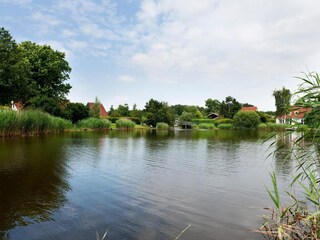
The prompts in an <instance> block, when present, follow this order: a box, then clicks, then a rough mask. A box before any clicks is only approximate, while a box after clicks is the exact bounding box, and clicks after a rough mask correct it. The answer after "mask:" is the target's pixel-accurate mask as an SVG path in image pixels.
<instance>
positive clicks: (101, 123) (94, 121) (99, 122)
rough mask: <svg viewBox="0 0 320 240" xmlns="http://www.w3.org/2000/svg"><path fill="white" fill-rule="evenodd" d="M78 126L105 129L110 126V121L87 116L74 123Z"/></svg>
mask: <svg viewBox="0 0 320 240" xmlns="http://www.w3.org/2000/svg"><path fill="white" fill-rule="evenodd" d="M76 126H77V127H78V128H89V129H93V130H100V131H101V130H106V129H109V128H110V127H111V122H110V121H108V120H106V119H99V118H87V119H83V120H81V121H79V122H78V123H77V125H76Z"/></svg>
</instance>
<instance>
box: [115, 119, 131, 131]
mask: <svg viewBox="0 0 320 240" xmlns="http://www.w3.org/2000/svg"><path fill="white" fill-rule="evenodd" d="M135 125H136V124H135V123H134V122H132V121H131V120H129V119H126V118H121V119H119V120H117V121H116V127H117V128H121V129H129V128H134V126H135Z"/></svg>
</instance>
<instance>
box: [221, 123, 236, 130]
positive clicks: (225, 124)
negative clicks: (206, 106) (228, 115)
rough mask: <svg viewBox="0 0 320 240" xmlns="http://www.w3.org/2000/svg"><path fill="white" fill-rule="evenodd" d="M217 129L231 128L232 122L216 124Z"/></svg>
mask: <svg viewBox="0 0 320 240" xmlns="http://www.w3.org/2000/svg"><path fill="white" fill-rule="evenodd" d="M217 127H218V128H219V129H232V128H233V124H231V123H221V124H219V125H218V126H217Z"/></svg>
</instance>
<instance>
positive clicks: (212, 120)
mask: <svg viewBox="0 0 320 240" xmlns="http://www.w3.org/2000/svg"><path fill="white" fill-rule="evenodd" d="M191 122H192V123H195V124H201V123H206V124H214V123H215V120H214V119H191Z"/></svg>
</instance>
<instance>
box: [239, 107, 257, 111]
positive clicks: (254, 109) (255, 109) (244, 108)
mask: <svg viewBox="0 0 320 240" xmlns="http://www.w3.org/2000/svg"><path fill="white" fill-rule="evenodd" d="M241 111H243V112H249V111H254V112H256V111H258V108H257V107H255V106H252V107H242V108H241Z"/></svg>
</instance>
